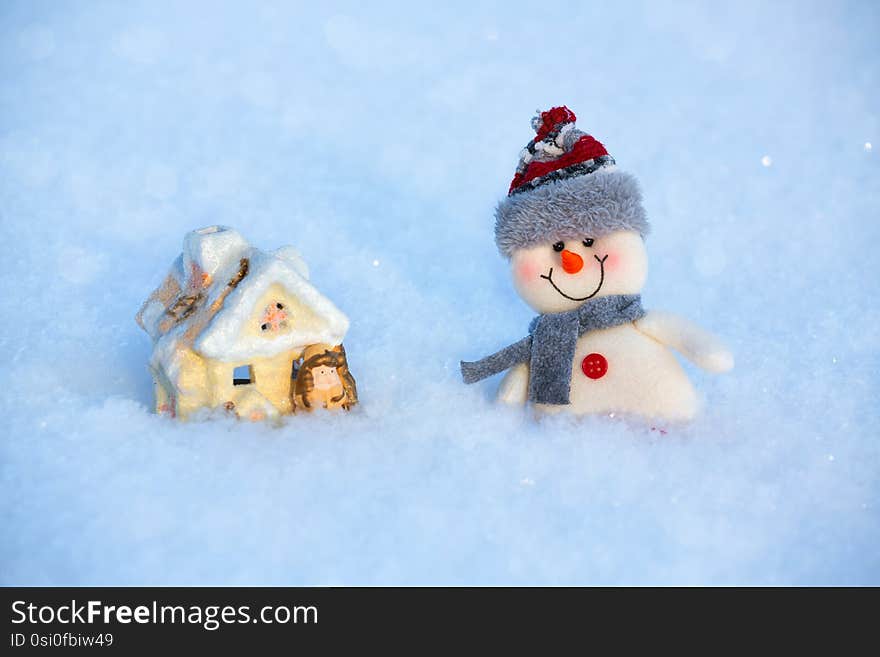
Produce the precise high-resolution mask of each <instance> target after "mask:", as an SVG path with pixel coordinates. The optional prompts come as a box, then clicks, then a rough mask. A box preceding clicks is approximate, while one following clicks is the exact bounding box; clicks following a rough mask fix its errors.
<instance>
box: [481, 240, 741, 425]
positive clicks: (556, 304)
mask: <svg viewBox="0 0 880 657" xmlns="http://www.w3.org/2000/svg"><path fill="white" fill-rule="evenodd" d="M567 244H569V246H567V247H566V252H567V253H571V252H573V250H574V249H575V246H571V245H572V244H576V242H568V243H567ZM568 249H572V251H571V252H569V251H568ZM579 253H580V255H579V256H577V257H578V258H579V260H580V262H581V263H583V265H582V266H581V267H580V268H579V269H578V270H577V271H576V272H569V273H570V274H571V275H563V274H559V273H558V272H559V267H560V263H559V260H558V253H554V251H553V249H552V245H549V244H548V245H541V246H538V247H534V248H530V249H522V250H519V251H517V252H515V253H514V255H513V257H512V266H513V276H514V283H515V286H516V288H517V291H518V292H519V294H520V296H522V297H523V299H524V300H525V301H526V302H527V303H529V305H531V306H532V307H533V308H535V309H536V310H538V311H539V312H543V313H548V312H564V311H567V310H571V309H573V308H576V307H578V306H579V305H582V304H583V303H584V301H582V300H581V301H578V300H575V299H568V298H566V297H565V296H564V294H565V291H566V290H567V291H569V292H571V293H572V294H574V293H575V291H576V290H588V291H590V290H593V289H595V290H596V293H594V298H598V297H600V296H606V295H611V294H635V293H638V291H639V290H640V289H641V287H642V285H643V284H644V280H645V277H646V275H647V255H646V253H645V250H644V246H643V242H642V239H641V237H640V236H639V235H638V234H636V233H633V232H631V231H618V232H615V233H612V234H610V235H608V236H604V237H603V238H601V239H595V240H593V243H592V245H591V246H590V247H589V248H585V247H581V248H579ZM594 254H598V255H594ZM609 254H611V255H613V257H614V261H613V266H609V267H607V268H606V267H604V266H600V264H601V265H604V263H607V262H608V259H605V260H602V258H601V257H600V256H602V257H604V256H606V255H609ZM590 256H593V259H594V261H595V262H590V261H589V257H590ZM569 257H570V258H573V257H574V256H569ZM600 260H601V263H600ZM597 263H600V264H597ZM591 265H592V267H591ZM551 267H552V268H553V271H552V272H551V271H550V268H551ZM572 269H573V268H572ZM566 271H567V270H566ZM540 272H544V275H541V273H540ZM547 272H550V273H551V276H552V277H553V278H554V283H555V285H548V284H547V283H548V279H547V278H546V273H547ZM536 274H537V275H536ZM597 283H598V287H597ZM672 349H675V350H676V351H678V352H680V353H681V354H682V355H683V356H685V357H687V358H688V359H690V360H691V361H693V362H694V363H695V364H696V365H698V366H700V367H702V368H703V369H706V370H708V371H712V372H723V371H726V370H729V369H730V368H732V367H733V356H732V355H731V354H730V352H729V351H728V350H727V349H726V348H725V347H724V345H723V344H722V343H721V342H720V341H719V340H718V339H717V338H715V337H714V336H713V335H711V334H710V333H708V332H706V331H704V330H702V329H700V328H699V327H697V326H696V325H694V324H692V323H690V322H688V321H686V320H683V319H681V318H678V317H676V316H674V315H670V314H667V313H661V312H649V313H648V314H646V315H645V316H644V317H643V318H641V319H639V320H636V321H634V322H627V323H625V324H621V325H619V326H615V327H613V328H608V329H602V330H597V331H591V332H588V333H585V334H584V335H582V336H581V337H580V338H579V339H578V341H577V346H576V348H575V355H574V360H573V362H572V368H571V371H572V378H571V388H570V395H569V398H570V403H569V404H568V405H544V404H538V405H536V407H537V408H539V409H540V410H542V411H545V412H557V411H562V410H565V411H568V412H571V413H575V414H597V413H612V412H620V413H624V414H635V415H640V416H643V417H648V418H659V419H665V420H670V421H677V420H688V419H690V418H692V417H693V416H694V415H695V414H696V412H697V410H698V409H699V405H700V401H699V397H698V395H697V393H696V391H695V390H694V387H693V385H692V384H691V382H690V380H689V379H688V377H687V375H686V374H685V372H684V370H683V368H682V366H681V365H680V364H679V362H678V359H677V358H676V356H675V354H674V353H673V351H672ZM597 355H598V356H597ZM588 357H590V358H589V361H588V363H587V365H586V366H584V360H585V359H587V358H588ZM597 362H598V363H600V366H596V363H597ZM528 383H529V368H528V364H527V363H522V364H520V365H518V366H516V367H514V368H512V369H511V370H509V371H508V373H507V375H506V376H505V378H504V380H503V381H502V384H501V386H500V388H499V393H498V398H499V400H500V401H503V402H507V403H525V402H526V400H527V397H528Z"/></svg>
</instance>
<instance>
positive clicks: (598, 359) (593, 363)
mask: <svg viewBox="0 0 880 657" xmlns="http://www.w3.org/2000/svg"><path fill="white" fill-rule="evenodd" d="M581 369H582V370H583V371H584V374H586V375H587V376H588V377H590V378H591V379H601V378H602V377H603V376H605V375H606V374H607V373H608V360H607V359H606V358H605V356H603V355H602V354H589V355H588V356H587V357H586V358H584V361H583V362H582V363H581Z"/></svg>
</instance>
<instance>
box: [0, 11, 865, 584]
mask: <svg viewBox="0 0 880 657" xmlns="http://www.w3.org/2000/svg"><path fill="white" fill-rule="evenodd" d="M308 4H309V3H306V5H305V6H302V7H297V6H294V5H293V3H288V2H281V3H278V4H277V5H275V4H268V3H256V4H254V3H238V4H230V5H228V6H218V5H217V3H214V2H211V3H205V4H198V3H195V2H187V3H172V2H168V3H164V2H157V1H156V0H148V1H145V2H126V3H56V2H10V1H6V2H3V3H2V4H0V78H2V84H0V224H2V228H0V239H2V241H3V244H4V246H5V249H4V252H5V254H6V255H5V266H4V275H3V279H4V291H3V294H2V295H0V346H2V350H3V354H4V367H3V370H4V377H3V389H4V394H3V397H2V402H0V404H2V405H0V413H2V420H0V421H2V426H3V430H2V448H0V449H2V451H0V468H2V470H0V473H2V474H0V477H2V478H0V482H2V484H0V485H2V488H0V495H2V506H0V511H2V519H3V534H2V536H3V538H2V545H0V583H3V584H32V585H37V584H70V585H73V584H92V585H98V584H116V585H122V584H197V583H208V584H245V583H248V584H376V583H378V584H395V583H403V584H470V583H478V584H515V583H520V584H539V583H544V584H571V583H588V584H597V583H627V584H636V583H638V584H648V583H654V584H735V583H736V584H745V583H748V584H832V583H833V584H867V583H873V584H880V550H878V547H877V546H878V545H880V435H878V434H880V431H878V425H880V423H878V411H880V408H878V407H880V404H878V394H880V386H878V384H880V375H878V371H880V330H878V327H880V304H878V292H877V284H878V280H880V258H878V256H877V245H878V243H880V222H878V215H880V185H878V180H880V160H878V157H880V155H878V153H877V152H876V150H875V149H874V148H873V147H872V146H871V144H877V143H880V97H878V89H880V57H878V55H880V38H878V32H880V5H878V4H877V3H876V2H870V1H869V2H815V3H808V2H777V3H766V2H737V3H726V4H727V6H722V3H709V2H705V3H684V4H682V3H675V4H667V3H660V2H644V3H635V4H633V3H624V2H615V3H590V5H589V6H587V4H586V3H574V4H572V5H571V6H570V7H566V6H564V4H563V3H553V4H552V5H546V6H542V7H543V8H542V9H538V8H536V7H537V5H535V4H534V3H533V2H527V3H522V4H521V5H520V6H518V7H514V6H513V4H512V3H510V2H503V3H500V2H499V3H497V4H491V5H490V4H488V3H487V4H483V3H473V2H467V3H449V4H447V3H431V4H430V5H427V4H426V5H425V7H424V8H422V9H418V10H415V9H412V8H411V6H410V5H408V4H405V3H399V4H398V3H393V4H387V5H379V4H377V3H368V5H365V4H364V3H359V2H352V3H349V4H335V3H312V4H316V5H319V6H312V7H309V6H308ZM598 5H602V6H598ZM367 6H368V7H369V9H367V8H366V7H367ZM541 12H544V13H547V14H549V17H546V18H542V17H541ZM560 103H565V104H567V105H568V106H569V107H571V108H572V109H574V110H575V112H576V113H577V114H578V117H579V122H578V125H579V127H581V128H582V129H584V130H586V131H588V132H591V133H592V134H594V135H595V136H596V137H597V138H598V139H600V140H601V141H602V142H604V143H605V145H606V146H607V147H608V149H609V151H610V152H611V153H612V154H613V155H614V157H615V158H616V159H617V160H618V162H619V163H620V165H621V166H622V167H623V168H624V169H626V170H628V171H631V172H633V173H635V174H636V175H637V176H638V177H639V178H640V180H641V182H642V185H643V188H644V192H645V200H646V207H647V209H648V213H649V216H650V218H651V220H652V222H653V233H652V235H651V236H650V237H649V241H648V248H649V253H650V255H651V258H652V261H651V266H652V269H651V272H650V275H649V281H648V284H647V287H646V289H645V293H644V301H645V305H646V307H648V308H658V309H663V310H670V311H675V312H679V313H681V314H682V315H684V316H686V317H689V318H691V319H694V320H696V321H698V322H700V323H701V324H703V325H704V326H706V327H708V328H710V329H712V330H714V331H716V332H718V333H719V334H721V335H722V336H724V337H725V338H726V340H727V341H728V343H729V344H730V346H731V347H732V348H733V350H734V352H735V354H736V357H737V367H736V369H735V370H734V371H733V372H732V373H730V374H729V375H725V376H718V377H714V376H710V375H706V374H704V373H702V372H699V371H696V370H694V368H692V367H690V366H689V371H690V372H691V373H692V375H693V377H694V379H695V380H696V382H697V384H698V386H699V388H700V389H701V392H702V393H703V394H704V395H705V397H706V399H707V408H706V411H705V413H704V414H703V416H702V417H701V418H700V419H698V420H697V421H696V422H694V423H693V424H692V425H690V426H688V427H686V428H670V430H669V432H668V433H667V434H666V435H663V434H661V433H659V432H658V431H650V430H649V429H648V428H643V427H639V426H631V425H628V424H626V423H624V422H620V421H617V420H610V419H603V418H592V419H587V420H583V421H573V420H571V419H566V418H564V417H557V418H552V419H550V420H546V421H541V422H534V421H532V420H531V419H530V418H529V417H528V415H527V414H524V413H522V412H518V411H516V410H510V409H502V408H498V407H496V406H494V405H493V404H492V403H491V397H492V395H493V394H494V390H495V386H496V385H497V381H491V382H488V383H486V384H480V385H477V386H471V387H467V386H464V385H462V383H461V382H460V380H459V375H458V371H457V363H458V360H459V359H460V358H476V357H480V356H483V355H485V354H487V353H489V352H490V351H492V350H494V349H496V348H498V347H500V346H503V345H506V344H508V343H509V342H511V341H512V340H515V339H517V338H519V337H521V336H522V335H523V334H524V331H525V329H526V327H527V325H528V321H529V319H530V317H531V315H530V312H529V310H528V309H527V307H526V306H525V304H524V303H523V302H521V301H520V300H519V299H518V298H517V297H516V296H515V294H514V292H513V288H512V285H511V283H510V281H509V279H508V276H507V271H506V264H505V263H504V261H503V260H502V259H501V258H500V257H499V256H498V255H497V253H496V251H495V246H494V244H493V240H492V221H493V218H492V212H493V207H494V204H495V203H496V201H497V200H498V199H499V198H500V197H501V195H502V194H503V193H504V192H505V190H506V189H507V185H508V184H509V181H510V178H511V177H512V175H513V171H514V167H515V165H516V161H517V156H518V153H519V151H520V149H521V148H522V147H523V145H524V144H525V143H526V142H527V141H528V139H529V138H530V128H529V119H530V117H531V116H532V113H533V112H534V110H535V109H536V108H547V107H548V106H550V105H552V104H560ZM215 223H222V224H226V225H231V226H235V227H236V228H238V229H239V230H241V231H242V233H243V234H244V235H245V236H246V237H247V238H248V239H249V240H251V241H252V242H253V243H255V244H257V245H259V246H261V247H262V248H266V249H271V248H276V247H278V246H281V245H283V244H288V243H290V244H293V245H294V246H296V247H297V248H298V249H299V250H300V251H301V252H302V253H303V254H304V256H305V258H306V260H307V262H308V264H309V265H310V267H311V272H312V280H313V281H314V283H315V285H317V286H318V287H319V289H321V290H322V292H324V293H325V294H327V295H328V296H329V297H330V298H331V299H332V300H333V301H334V303H336V304H337V305H338V306H339V307H340V308H341V309H342V310H343V311H344V312H345V313H346V314H348V315H349V317H350V318H351V320H352V326H351V330H350V332H349V334H348V337H347V339H346V346H347V348H348V352H349V357H350V363H351V367H352V371H353V373H354V374H355V376H356V377H357V380H358V384H359V389H360V393H361V399H362V402H363V405H362V406H361V407H360V408H359V409H358V410H357V411H356V412H354V413H352V414H349V415H340V416H338V417H328V416H326V415H322V416H315V417H309V418H301V417H297V418H295V419H294V420H292V421H290V422H289V423H287V424H286V425H285V426H284V427H283V428H280V429H273V428H270V427H268V426H262V425H251V424H246V423H235V422H233V421H224V420H215V421H206V422H199V423H191V424H179V423H176V422H174V421H171V420H169V419H163V418H160V417H157V416H155V415H152V414H151V413H150V411H149V408H150V405H151V403H152V401H151V385H150V379H149V376H148V373H147V370H146V362H147V358H148V355H149V352H150V341H149V339H148V338H147V336H146V335H144V334H143V333H142V332H141V331H140V330H139V329H138V327H137V326H136V325H135V322H134V319H133V317H134V314H135V313H136V311H137V309H138V307H139V306H140V304H141V302H142V301H143V299H144V298H145V297H146V296H147V295H148V294H149V292H150V291H151V290H152V289H153V288H154V287H155V286H156V285H158V284H159V283H160V282H161V277H162V276H163V274H164V273H165V270H166V268H167V266H168V263H169V262H171V260H173V258H174V256H175V255H176V254H177V253H179V251H180V243H181V239H182V238H183V236H184V234H185V233H186V232H187V231H188V230H190V229H192V228H196V227H198V226H205V225H210V224H215Z"/></svg>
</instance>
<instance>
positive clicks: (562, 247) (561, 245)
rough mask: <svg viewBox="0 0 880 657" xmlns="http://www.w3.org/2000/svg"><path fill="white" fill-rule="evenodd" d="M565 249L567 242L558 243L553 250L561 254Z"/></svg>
mask: <svg viewBox="0 0 880 657" xmlns="http://www.w3.org/2000/svg"><path fill="white" fill-rule="evenodd" d="M564 248H565V242H556V244H554V245H553V250H554V251H556V253H559V252H560V251H562V249H564Z"/></svg>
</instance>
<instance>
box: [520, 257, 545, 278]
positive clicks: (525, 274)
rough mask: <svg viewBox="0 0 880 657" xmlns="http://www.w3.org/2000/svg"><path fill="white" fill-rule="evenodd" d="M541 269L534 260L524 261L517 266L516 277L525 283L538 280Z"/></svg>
mask: <svg viewBox="0 0 880 657" xmlns="http://www.w3.org/2000/svg"><path fill="white" fill-rule="evenodd" d="M540 272H541V267H540V265H538V263H537V262H535V261H534V260H523V261H522V262H520V263H518V264H517V265H516V277H517V278H518V279H519V280H520V281H522V282H523V283H527V282H529V281H531V280H533V279H536V278H538V275H539V274H540Z"/></svg>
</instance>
